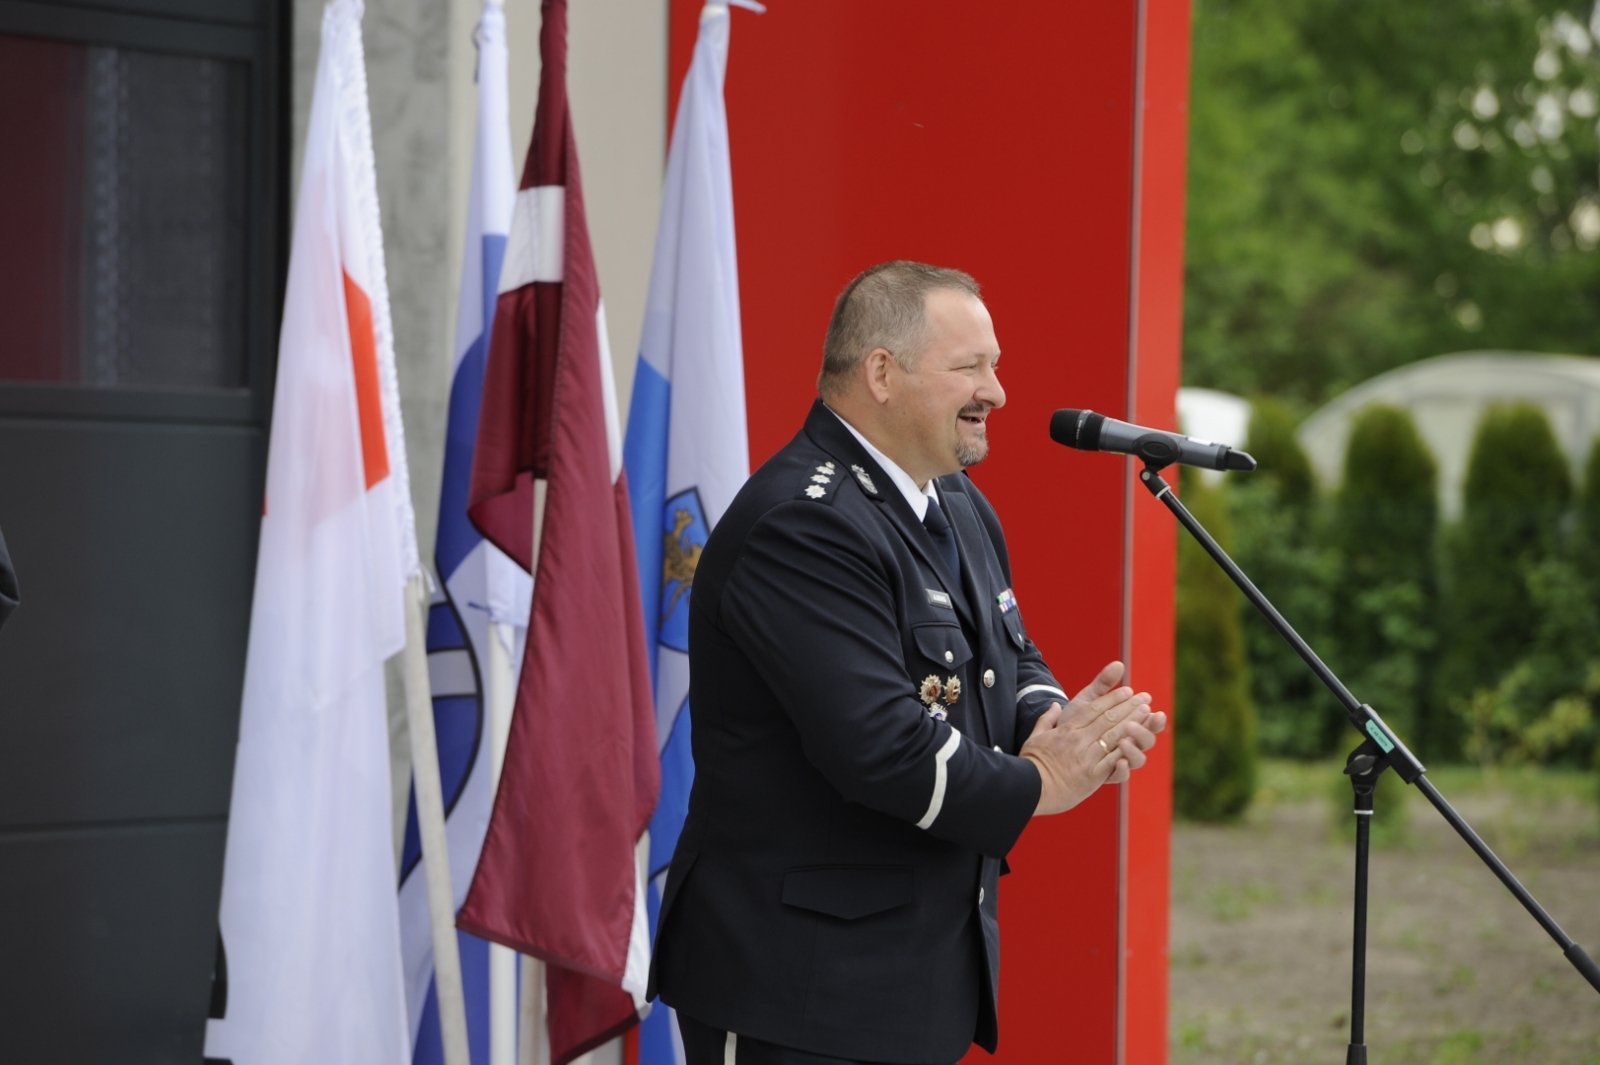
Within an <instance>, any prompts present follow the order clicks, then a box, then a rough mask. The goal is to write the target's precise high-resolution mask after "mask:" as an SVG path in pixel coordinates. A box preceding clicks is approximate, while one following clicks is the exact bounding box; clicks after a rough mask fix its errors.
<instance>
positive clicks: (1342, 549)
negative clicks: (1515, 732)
mask: <svg viewBox="0 0 1600 1065" xmlns="http://www.w3.org/2000/svg"><path fill="white" fill-rule="evenodd" d="M1437 500H1438V469H1437V466H1436V465H1435V463H1434V460H1433V455H1432V454H1431V453H1430V452H1429V451H1428V448H1427V445H1426V444H1424V443H1423V441H1422V437H1421V436H1420V435H1419V434H1418V433H1417V427H1416V424H1415V423H1414V422H1413V421H1412V420H1411V415H1410V414H1408V413H1407V412H1406V411H1404V410H1401V409H1400V408H1398V407H1390V406H1382V405H1378V406H1372V407H1368V408H1366V409H1365V410H1363V411H1362V412H1361V413H1360V414H1359V415H1358V416H1357V417H1356V419H1355V421H1354V423H1353V424H1352V425H1351V428H1350V442H1349V445H1348V446H1347V448H1346V451H1345V461H1344V479H1343V482H1342V483H1341V486H1340V489H1339V495H1338V499H1337V501H1336V504H1335V507H1334V512H1333V516H1332V519H1331V529H1330V538H1331V540H1332V542H1333V547H1334V549H1335V550H1336V551H1337V553H1338V558H1339V581H1338V583H1337V585H1336V588H1335V594H1334V612H1333V619H1332V632H1333V640H1332V647H1331V654H1330V659H1331V660H1332V661H1333V662H1335V663H1336V667H1337V668H1338V669H1339V672H1340V674H1341V676H1342V677H1343V679H1344V682H1345V684H1346V685H1347V686H1348V687H1349V688H1350V690H1351V691H1352V692H1354V693H1355V695H1356V697H1357V698H1359V699H1363V700H1365V701H1367V702H1370V703H1372V704H1373V705H1374V706H1376V707H1377V708H1378V712H1379V713H1381V714H1382V715H1383V716H1384V720H1385V721H1387V722H1388V723H1389V725H1390V726H1391V727H1393V728H1394V729H1395V730H1396V731H1397V732H1398V733H1399V734H1400V735H1401V736H1403V737H1404V738H1405V739H1406V740H1407V742H1408V743H1414V744H1416V745H1417V747H1418V748H1419V749H1420V750H1423V751H1428V750H1431V749H1432V748H1433V746H1434V745H1433V743H1432V742H1431V737H1432V736H1433V734H1434V733H1435V732H1437V731H1440V728H1439V726H1438V724H1437V723H1435V722H1433V721H1432V720H1431V718H1432V715H1431V714H1430V713H1429V705H1428V703H1429V700H1428V694H1429V693H1428V683H1427V681H1428V674H1429V671H1430V668H1431V665H1432V663H1431V655H1432V651H1433V648H1434V646H1435V644H1436V643H1437V633H1436V631H1435V622H1434V618H1435V616H1436V613H1437V607H1436V592H1435V581H1434V564H1433V554H1434V541H1435V537H1436V528H1437V524H1438V501H1437ZM1453 724H1454V722H1453V721H1452V722H1451V725H1452V726H1453ZM1332 725H1333V727H1334V729H1335V734H1337V728H1338V727H1339V722H1337V721H1335V722H1333V723H1332Z"/></svg>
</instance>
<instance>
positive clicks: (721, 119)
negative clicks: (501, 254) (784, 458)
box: [624, 3, 761, 1065]
mask: <svg viewBox="0 0 1600 1065" xmlns="http://www.w3.org/2000/svg"><path fill="white" fill-rule="evenodd" d="M739 6H743V7H750V8H753V9H755V10H757V11H759V10H761V7H760V5H758V4H749V3H746V4H740V5H739ZM730 21H731V19H730V16H729V11H728V6H727V5H726V4H720V3H711V4H707V5H706V7H705V9H704V10H703V11H702V13H701V16H700V30H699V37H698V39H697V40H696V42H695V50H694V59H693V60H692V62H691V63H690V66H689V73H688V76H687V77H686V79H685V81H684V86H683V93H682V95H681V96H680V97H679V99H678V111H677V116H676V119H675V121H674V124H673V132H672V144H671V147H670V148H669V150H668V154H667V175H666V183H665V187H664V189H663V192H662V202H661V221H660V223H659V225H658V228H657V230H656V247H655V261H654V264H653V266H652V268H651V273H650V292H649V296H648V298H647V300H646V303H645V318H644V331H643V335H642V337H641V339H640V343H639V363H638V370H637V372H636V374H635V376H634V379H633V401H632V404H631V406H630V407H629V411H628V436H627V443H626V446H625V447H624V456H625V459H624V461H625V464H626V466H627V470H628V485H629V491H630V493H631V495H632V502H633V522H634V542H635V544H636V545H637V548H638V554H639V584H640V589H641V595H642V599H643V606H644V617H645V632H646V642H647V646H648V647H649V654H650V663H651V675H652V679H653V681H654V685H655V720H656V733H657V736H658V741H659V743H660V744H661V798H660V801H659V802H658V803H657V806H656V812H655V816H654V818H653V819H652V820H651V822H650V865H649V871H650V900H649V901H650V915H651V925H652V932H653V931H654V924H655V919H656V914H657V911H658V909H659V906H660V901H661V894H660V893H661V888H662V885H663V882H664V881H665V878H666V871H667V866H668V865H669V864H670V862H671V861H672V851H673V848H674V847H676V846H677V843H678V836H679V834H680V833H681V832H682V830H683V822H684V818H685V817H686V816H687V814H688V809H689V789H690V786H691V785H692V784H693V783H694V760H693V757H692V755H691V752H690V728H691V724H690V707H689V600H690V597H691V596H692V594H693V589H694V573H695V567H696V565H697V563H698V562H699V559H700V552H701V550H702V548H703V547H704V545H705V542H706V538H707V537H708V536H709V535H710V534H711V529H712V527H713V526H714V525H715V524H716V522H717V519H718V518H720V517H721V516H722V514H723V512H724V511H725V510H727V508H728V505H729V504H730V503H732V502H733V497H734V495H735V494H736V493H737V492H738V491H739V488H740V487H741V486H742V485H743V484H744V482H745V479H746V478H747V477H749V475H750V458H749V455H750V448H749V443H748V440H747V437H746V431H745V402H744V347H743V344H742V342H741V338H740V321H739V268H738V257H737V254H736V251H735V241H734V230H733V177H732V169H731V167H730V164H729V157H728V119H727V112H726V110H725V107H724V103H723V95H722V88H723V80H724V74H725V72H726V70H727V62H728V35H729V30H730ZM682 1060H683V1047H682V1041H681V1039H680V1038H679V1036H678V1033H677V1030H676V1024H675V1022H674V1019H673V1017H672V1011H671V1010H669V1009H665V1008H658V1009H656V1010H654V1011H653V1012H652V1013H651V1014H650V1016H649V1017H647V1018H646V1019H645V1022H644V1025H643V1028H642V1030H641V1032H640V1036H639V1061H640V1065H674V1063H677V1062H681V1061H682Z"/></svg>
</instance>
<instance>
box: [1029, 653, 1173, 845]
mask: <svg viewBox="0 0 1600 1065" xmlns="http://www.w3.org/2000/svg"><path fill="white" fill-rule="evenodd" d="M1126 672H1127V670H1126V669H1125V668H1124V666H1123V664H1122V663H1121V662H1112V663H1110V664H1108V665H1107V666H1106V667H1105V668H1104V669H1102V670H1101V671H1100V675H1099V676H1097V677H1095V679H1094V680H1092V681H1090V682H1089V684H1088V686H1087V687H1085V688H1084V689H1083V690H1082V691H1081V692H1079V693H1078V695H1077V697H1076V698H1075V699H1073V700H1072V701H1071V702H1069V703H1068V704H1067V705H1066V706H1065V707H1063V706H1062V705H1061V704H1060V703H1051V704H1050V709H1049V710H1047V711H1045V713H1044V715H1043V716H1041V717H1040V718H1039V721H1038V723H1037V724H1036V725H1034V727H1033V734H1032V735H1030V736H1029V737H1028V742H1026V743H1024V744H1023V745H1022V751H1021V754H1022V757H1024V758H1026V759H1028V760H1029V761H1030V762H1032V763H1033V764H1034V766H1035V767H1036V768H1037V769H1038V770H1039V779H1040V783H1041V785H1042V786H1041V787H1040V789H1039V805H1038V807H1037V808H1036V809H1035V810H1034V812H1033V813H1034V816H1035V817H1038V816H1040V815H1041V814H1058V813H1061V812H1062V811H1063V810H1070V809H1072V808H1073V807H1074V806H1076V805H1078V804H1079V803H1080V802H1082V801H1083V800H1084V799H1087V798H1088V797H1089V796H1090V795H1092V794H1094V792H1095V790H1096V789H1097V788H1099V787H1100V785H1102V784H1121V783H1122V782H1123V781H1125V780H1127V779H1128V777H1129V776H1130V775H1131V774H1132V773H1133V771H1134V770H1135V769H1138V768H1139V767H1141V766H1143V765H1144V763H1145V752H1146V751H1148V750H1149V749H1150V748H1152V747H1154V746H1155V745H1156V734H1157V733H1158V732H1160V731H1161V730H1163V729H1165V728H1166V727H1167V715H1166V714H1164V713H1160V712H1157V711H1152V710H1151V709H1150V693H1149V692H1137V693H1136V692H1134V690H1133V689H1132V688H1126V687H1121V686H1120V685H1121V683H1122V678H1123V676H1124V674H1125V673H1126Z"/></svg>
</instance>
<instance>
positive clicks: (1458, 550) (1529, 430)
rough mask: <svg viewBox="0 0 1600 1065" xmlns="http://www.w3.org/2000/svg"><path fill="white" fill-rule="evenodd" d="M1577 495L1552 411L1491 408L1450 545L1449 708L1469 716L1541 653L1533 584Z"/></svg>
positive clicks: (1444, 690) (1442, 682)
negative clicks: (1481, 698) (1521, 663)
mask: <svg viewBox="0 0 1600 1065" xmlns="http://www.w3.org/2000/svg"><path fill="white" fill-rule="evenodd" d="M1571 494H1572V483H1571V475H1570V473H1569V472H1568V469H1567V461H1566V458H1565V457H1564V456H1563V455H1562V454H1561V449H1560V448H1559V447H1558V446H1557V445H1556V441H1555V436H1554V434H1552V433H1551V431H1550V423H1549V421H1548V420H1547V419H1546V418H1545V415H1544V412H1543V411H1542V410H1541V409H1539V408H1538V407H1536V406H1533V405H1531V404H1525V403H1524V404H1516V405H1514V406H1509V407H1491V408H1490V409H1489V410H1488V411H1487V412H1486V413H1485V414H1484V416H1483V420H1482V421H1481V422H1480V423H1479V425H1478V430H1477V433H1476V435H1475V437H1474V438H1473V442H1472V451H1471V454H1470V456H1469V458H1468V461H1467V479H1466V484H1465V487H1464V491H1463V499H1462V515H1461V521H1460V522H1459V523H1458V525H1457V527H1456V528H1455V529H1453V530H1452V531H1451V534H1450V535H1449V537H1448V538H1447V542H1446V552H1445V580H1444V588H1443V592H1444V595H1443V609H1442V611H1441V615H1442V619H1443V629H1444V633H1443V636H1444V641H1443V647H1442V653H1441V656H1440V661H1439V671H1438V677H1437V684H1436V689H1435V690H1436V698H1437V699H1438V700H1439V703H1440V705H1446V706H1451V707H1453V708H1455V709H1456V710H1457V711H1459V712H1466V711H1467V704H1468V702H1469V700H1470V699H1471V698H1472V696H1473V693H1474V692H1476V691H1478V690H1479V689H1484V688H1494V687H1495V686H1496V685H1498V684H1499V683H1500V681H1501V679H1502V677H1504V676H1505V674H1506V673H1507V672H1508V671H1509V670H1510V669H1511V667H1512V666H1513V665H1514V664H1515V663H1516V662H1517V661H1518V660H1520V659H1521V658H1523V657H1524V656H1525V655H1526V654H1527V653H1528V652H1529V651H1531V650H1532V649H1533V648H1534V644H1535V641H1536V639H1537V637H1538V635H1539V628H1540V621H1541V619H1540V617H1539V614H1538V611H1537V609H1536V604H1535V602H1534V597H1533V594H1532V592H1531V591H1530V587H1529V579H1528V578H1529V575H1530V573H1532V572H1533V571H1534V570H1535V569H1536V568H1537V567H1538V566H1539V565H1540V563H1542V562H1543V561H1544V560H1546V559H1549V558H1551V557H1552V556H1553V555H1554V554H1555V551H1556V548H1557V545H1558V532H1559V528H1560V524H1561V518H1562V515H1563V512H1564V511H1565V509H1566V505H1567V502H1568V500H1569V498H1570V497H1571ZM1446 753H1449V752H1446Z"/></svg>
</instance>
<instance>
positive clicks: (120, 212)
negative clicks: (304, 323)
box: [0, 0, 287, 1065]
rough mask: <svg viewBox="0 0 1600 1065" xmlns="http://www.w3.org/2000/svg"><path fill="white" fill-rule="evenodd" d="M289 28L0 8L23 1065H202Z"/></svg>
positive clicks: (1, 987)
mask: <svg viewBox="0 0 1600 1065" xmlns="http://www.w3.org/2000/svg"><path fill="white" fill-rule="evenodd" d="M119 6H120V7H121V8H122V9H123V10H121V11H120V12H119V11H116V10H115V8H117V7H119ZM282 6H283V7H284V8H285V9H286V8H287V5H282ZM276 7H277V5H268V4H267V3H265V2H259V0H126V2H124V3H122V4H120V5H118V4H116V3H115V2H112V0H102V2H98V3H96V4H94V5H93V7H92V8H91V7H90V6H88V5H86V4H78V3H56V4H39V3H14V2H10V0H0V530H3V531H4V533H5V536H6V539H7V541H8V542H9V545H10V548H11V553H12V556H13V559H14V561H15V563H16V566H17V570H18V576H19V580H20V583H21V586H22V598H23V603H22V606H21V608H20V609H19V610H18V611H17V613H16V614H15V616H14V617H13V618H12V619H11V621H10V623H9V624H8V625H7V627H6V629H5V630H4V632H0V1060H3V1061H6V1062H17V1063H31V1062H52V1063H53V1062H70V1063H98V1062H107V1063H111V1062H117V1063H122V1062H184V1063H185V1065H193V1063H196V1062H198V1061H199V1060H200V1057H201V1043H202V1039H203V1036H204V1028H205V1017H206V1012H207V1006H208V1001H209V996H210V979H211V970H212V963H213V958H214V956H215V952H216V941H217V923H216V916H217V900H218V897H219V894H220V888H221V877H222V853H223V841H224V836H225V832H226V819H227V807H228V796H229V784H230V779H231V775H232V770H233V750H234V743H235V739H236V734H237V726H238V712H239V694H240V687H241V682H242V678H243V669H244V651H245V638H246V633H247V626H248V619H249V602H250V589H251V582H252V576H253V570H254V559H255V540H256V529H257V524H258V521H259V515H260V509H261V492H262V469H263V466H264V461H265V432H264V426H265V425H266V417H267V404H268V402H269V399H270V395H269V392H270V387H269V382H270V369H271V349H272V341H273V338H274V336H275V332H276V324H275V323H276V303H277V293H278V284H279V282H278V277H279V273H280V265H279V264H280V258H281V246H282V241H281V234H282V231H283V210H282V207H281V205H282V203H283V189H282V180H281V174H282V165H281V162H280V159H281V152H280V148H281V144H282V140H283V137H282V136H281V132H280V122H281V115H282V113H283V109H282V108H281V106H280V100H279V96H280V86H281V85H282V84H283V79H282V77H281V66H282V63H281V60H282V58H283V55H284V49H283V46H282V42H283V41H284V40H286V39H287V34H286V30H287V27H286V26H285V25H282V24H280V22H279V19H280V18H286V16H282V15H280V13H279V12H278V11H277V10H276ZM108 9H112V10H108Z"/></svg>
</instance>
